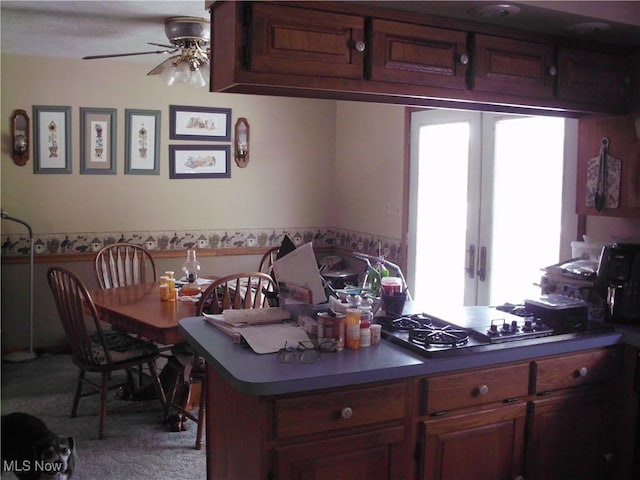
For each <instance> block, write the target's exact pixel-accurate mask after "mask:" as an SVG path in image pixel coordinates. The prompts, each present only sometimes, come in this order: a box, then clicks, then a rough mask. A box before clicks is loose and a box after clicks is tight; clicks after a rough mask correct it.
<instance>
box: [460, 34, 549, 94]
mask: <svg viewBox="0 0 640 480" xmlns="http://www.w3.org/2000/svg"><path fill="white" fill-rule="evenodd" d="M553 55H554V48H553V46H552V45H547V44H543V43H534V42H526V41H522V40H513V39H509V38H503V37H494V36H490V35H476V36H475V53H474V55H473V59H472V61H473V64H474V75H473V82H474V85H473V89H474V90H475V91H478V92H489V93H500V94H506V95H517V96H526V97H532V98H536V99H550V98H554V75H553V73H554V70H553V67H554V66H555V65H554V61H553V58H554V57H553Z"/></svg>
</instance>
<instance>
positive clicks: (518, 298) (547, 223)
mask: <svg viewBox="0 0 640 480" xmlns="http://www.w3.org/2000/svg"><path fill="white" fill-rule="evenodd" d="M564 125H565V120H564V119H561V118H553V117H529V116H516V115H498V114H488V113H480V112H467V111H447V110H429V111H420V112H414V113H412V116H411V155H410V167H409V170H410V184H409V224H408V242H407V243H408V262H407V277H408V282H409V285H410V288H411V292H412V295H413V297H414V299H415V300H417V301H418V302H419V303H420V304H421V305H425V306H428V307H430V308H433V309H435V310H439V309H440V308H449V307H452V306H463V305H496V304H502V303H504V302H514V303H517V302H522V301H523V300H524V299H525V298H534V297H535V296H537V295H539V294H540V290H539V288H538V287H536V286H535V283H537V282H539V281H540V277H541V272H540V269H541V268H542V267H545V266H547V265H551V264H553V263H556V262H557V261H558V257H559V253H560V241H561V223H562V218H561V215H562V204H563V160H564V155H565V147H564V139H565V132H564Z"/></svg>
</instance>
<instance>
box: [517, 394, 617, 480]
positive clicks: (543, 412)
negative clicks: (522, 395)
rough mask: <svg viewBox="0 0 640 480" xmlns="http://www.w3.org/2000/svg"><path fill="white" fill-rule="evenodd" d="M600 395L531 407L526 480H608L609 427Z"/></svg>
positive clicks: (564, 398) (608, 407) (548, 400)
mask: <svg viewBox="0 0 640 480" xmlns="http://www.w3.org/2000/svg"><path fill="white" fill-rule="evenodd" d="M605 393H606V392H605V391H604V390H603V389H600V391H594V390H593V389H588V390H587V388H586V387H585V388H584V391H582V390H581V391H579V392H574V393H572V394H565V395H560V396H555V397H552V398H546V399H540V400H536V401H534V402H533V403H532V409H531V414H532V417H531V419H532V420H531V426H530V429H529V438H528V439H527V444H528V445H529V448H528V452H527V459H528V461H527V476H526V478H527V479H528V480H536V479H538V480H555V479H558V480H566V479H568V478H579V479H580V480H591V479H594V480H595V479H607V478H611V472H612V470H613V463H612V461H613V460H614V459H615V456H614V449H613V442H614V435H615V421H614V417H613V415H612V410H613V409H612V406H611V404H610V402H608V401H607V400H606V398H605Z"/></svg>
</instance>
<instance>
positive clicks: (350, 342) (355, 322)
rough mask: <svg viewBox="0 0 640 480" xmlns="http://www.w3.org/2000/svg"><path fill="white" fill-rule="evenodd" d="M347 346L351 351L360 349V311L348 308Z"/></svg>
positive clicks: (346, 319)
mask: <svg viewBox="0 0 640 480" xmlns="http://www.w3.org/2000/svg"><path fill="white" fill-rule="evenodd" d="M345 330H346V332H345V336H346V340H347V341H346V346H347V348H349V349H351V350H357V349H358V348H360V310H358V309H357V308H347V312H346V317H345Z"/></svg>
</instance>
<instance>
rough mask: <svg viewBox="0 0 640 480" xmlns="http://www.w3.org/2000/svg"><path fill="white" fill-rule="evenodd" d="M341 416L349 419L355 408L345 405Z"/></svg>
mask: <svg viewBox="0 0 640 480" xmlns="http://www.w3.org/2000/svg"><path fill="white" fill-rule="evenodd" d="M340 416H341V417H342V418H344V419H345V420H348V419H350V418H351V417H352V416H353V410H352V409H351V407H344V408H343V409H342V412H340Z"/></svg>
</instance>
